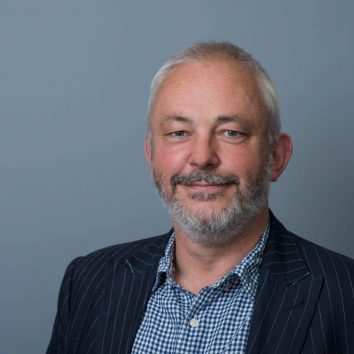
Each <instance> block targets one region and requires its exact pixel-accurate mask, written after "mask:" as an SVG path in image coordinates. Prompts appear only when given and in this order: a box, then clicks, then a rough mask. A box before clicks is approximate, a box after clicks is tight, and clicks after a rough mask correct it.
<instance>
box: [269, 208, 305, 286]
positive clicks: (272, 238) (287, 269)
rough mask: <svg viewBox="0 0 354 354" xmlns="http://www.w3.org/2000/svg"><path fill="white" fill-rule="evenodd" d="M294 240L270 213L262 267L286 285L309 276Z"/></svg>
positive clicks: (294, 237) (292, 235)
mask: <svg viewBox="0 0 354 354" xmlns="http://www.w3.org/2000/svg"><path fill="white" fill-rule="evenodd" d="M296 238H297V236H295V235H294V234H292V233H291V232H289V231H288V230H287V229H286V228H285V227H284V226H283V225H282V224H281V223H280V222H279V220H278V219H277V218H276V217H275V216H274V214H273V213H272V212H271V211H270V234H269V239H268V243H267V247H266V249H265V252H264V256H263V261H262V267H264V268H266V269H267V270H269V272H270V274H272V275H273V276H275V277H279V278H281V279H282V280H284V282H285V284H287V285H288V284H291V283H296V282H297V281H299V280H301V279H302V278H304V277H306V276H308V275H309V274H310V269H309V267H308V265H307V263H306V262H305V260H304V258H303V256H302V254H301V252H300V250H299V246H298V244H297V240H296Z"/></svg>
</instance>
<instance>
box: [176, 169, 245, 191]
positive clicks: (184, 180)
mask: <svg viewBox="0 0 354 354" xmlns="http://www.w3.org/2000/svg"><path fill="white" fill-rule="evenodd" d="M201 181H203V182H205V183H209V184H215V185H219V186H224V185H228V184H236V185H239V184H240V179H239V178H238V177H237V176H234V175H229V176H220V175H218V174H216V173H213V172H206V171H195V172H192V173H189V174H187V175H175V176H173V177H172V179H171V184H172V186H173V187H176V186H177V185H178V184H182V185H184V186H191V185H193V184H194V183H196V182H201Z"/></svg>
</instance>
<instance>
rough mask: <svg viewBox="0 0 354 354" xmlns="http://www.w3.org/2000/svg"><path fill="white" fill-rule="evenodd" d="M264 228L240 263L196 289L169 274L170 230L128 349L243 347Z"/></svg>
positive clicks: (150, 352)
mask: <svg viewBox="0 0 354 354" xmlns="http://www.w3.org/2000/svg"><path fill="white" fill-rule="evenodd" d="M268 233H269V226H267V228H266V230H265V231H264V232H263V234H262V236H261V238H260V240H259V242H258V243H257V245H256V246H255V248H254V249H253V250H252V251H251V252H250V253H249V254H248V255H247V256H246V257H245V258H244V259H243V260H242V262H241V263H240V264H239V265H238V266H236V267H235V268H234V269H233V270H232V271H231V272H230V273H228V274H227V275H225V276H224V277H223V278H222V279H221V280H219V281H218V282H217V283H215V284H213V285H210V286H207V287H205V288H203V289H202V290H201V291H200V293H199V294H198V295H194V294H192V293H190V292H188V291H186V290H185V289H183V288H182V287H181V286H180V285H179V284H177V283H176V282H175V281H174V280H173V274H172V273H173V268H172V259H173V254H174V244H175V236H174V235H172V236H171V238H170V240H169V242H168V244H167V247H166V251H165V256H164V257H162V258H161V259H160V263H159V267H158V271H157V275H156V282H155V285H154V287H153V289H152V293H151V296H150V299H149V301H148V304H147V308H146V312H145V314H144V317H143V320H142V323H141V325H140V327H139V330H138V333H137V335H136V338H135V342H134V346H133V351H132V353H133V354H167V353H169V354H172V353H178V354H182V353H183V354H187V353H191V354H192V353H193V354H197V353H210V354H217V353H233V354H234V353H244V352H245V350H246V344H247V337H248V332H249V328H250V321H251V316H252V312H253V305H254V298H255V295H256V290H257V283H258V275H259V265H260V263H261V260H262V255H263V251H264V248H265V244H266V240H267V237H268ZM191 320H192V321H191Z"/></svg>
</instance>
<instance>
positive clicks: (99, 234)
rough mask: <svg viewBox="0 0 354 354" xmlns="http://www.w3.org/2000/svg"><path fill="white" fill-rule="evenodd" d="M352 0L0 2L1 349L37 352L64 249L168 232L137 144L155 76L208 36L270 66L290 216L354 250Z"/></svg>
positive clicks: (282, 205)
mask: <svg viewBox="0 0 354 354" xmlns="http://www.w3.org/2000/svg"><path fill="white" fill-rule="evenodd" d="M353 15H354V2H353V1H349V0H348V1H345V0H341V1H338V0H337V1H325V0H318V1H316V0H298V1H290V0H289V1H284V0H282V1H281V0H278V1H276V0H267V1H254V0H242V1H237V0H233V1H231V0H223V1H206V0H205V1H202V0H199V1H197V0H194V1H187V0H179V1H176V0H174V1H169V0H160V1H157V0H149V1H136V0H127V1H118V0H101V1H98V0H85V1H83V0H70V1H69V0H61V1H50V0H31V1H28V0H22V1H21V0H1V1H0V166H1V169H0V176H1V177H0V181H1V183H0V196H1V199H0V231H1V233H0V238H1V239H0V275H1V288H0V306H1V309H0V311H1V312H0V313H1V316H0V325H1V328H0V337H1V338H0V352H1V353H4V354H12V353H13V354H18V353H33V354H36V353H43V352H44V351H45V348H46V346H47V343H48V340H49V337H50V333H51V329H52V324H53V320H54V315H55V306H56V300H57V293H58V289H59V284H60V281H61V278H62V275H63V272H64V270H65V267H66V265H67V264H68V263H69V261H70V260H71V259H72V258H74V257H76V256H78V255H83V254H86V253H88V252H90V251H93V250H95V249H97V248H100V247H103V246H106V245H110V244H114V243H119V242H123V241H127V240H133V239H137V238H141V237H147V236H151V235H155V234H158V233H163V232H165V231H166V230H167V229H168V228H169V221H168V217H167V215H166V212H165V211H164V209H163V207H162V204H161V203H160V201H159V200H158V198H157V197H156V195H155V192H154V190H153V187H152V185H151V183H150V177H149V173H148V170H147V167H146V163H145V159H144V154H143V137H144V132H145V122H144V119H145V111H146V105H147V99H148V87H149V83H150V79H151V78H152V76H153V74H154V73H155V71H156V70H157V69H158V67H159V66H160V65H161V64H162V63H163V62H164V61H165V60H166V59H167V58H168V57H169V56H171V55H172V54H174V53H175V52H176V51H178V50H181V49H183V48H184V47H185V46H187V45H189V44H191V43H193V42H195V41H197V40H206V39H216V40H218V39H222V40H231V41H234V42H235V43H238V44H239V45H241V46H243V47H244V48H245V49H247V50H249V51H250V52H251V53H252V54H253V55H254V56H255V57H256V58H258V59H259V60H260V61H261V62H262V63H263V65H264V66H265V68H266V69H267V70H268V72H269V73H270V75H271V76H272V77H273V79H274V81H275V83H276V85H277V87H278V91H279V94H280V99H281V111H282V119H283V128H284V130H286V131H288V132H289V133H290V134H291V135H292V136H293V139H294V146H295V151H294V155H293V159H292V161H291V163H290V165H289V167H288V169H287V171H286V172H285V173H284V175H283V176H282V178H281V179H280V181H279V182H278V183H276V184H274V185H273V186H272V198H271V205H272V208H273V210H274V211H275V213H276V214H277V215H278V217H279V218H280V219H281V220H282V221H283V222H284V223H285V224H286V225H287V227H288V228H290V229H291V230H293V231H294V232H296V233H299V234H301V235H302V236H304V237H306V238H308V239H310V240H313V241H314V242H316V243H319V244H321V245H324V246H326V247H330V248H332V249H335V250H337V251H339V252H341V253H344V254H346V255H349V256H351V257H353V256H354V241H353V232H352V224H351V222H352V219H353V216H352V215H353V209H354V192H353V181H354V168H353V156H352V155H353V151H354V139H353V131H354V123H353V113H354V108H353V101H354V70H353V65H354V40H353V33H354V21H353Z"/></svg>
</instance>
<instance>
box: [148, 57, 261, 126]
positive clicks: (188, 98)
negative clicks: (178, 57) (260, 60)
mask: <svg viewBox="0 0 354 354" xmlns="http://www.w3.org/2000/svg"><path fill="white" fill-rule="evenodd" d="M164 115H169V116H171V115H181V116H188V117H189V116H191V117H195V118H198V117H204V118H206V117H210V116H215V117H217V116H220V115H241V116H246V117H250V118H253V119H257V118H259V117H262V118H263V120H264V115H265V106H264V104H263V98H262V95H261V93H260V89H259V86H258V83H257V81H256V78H255V75H254V74H253V72H251V70H250V68H248V67H247V66H245V65H244V64H239V63H236V62H233V61H231V60H230V59H213V60H208V61H200V62H191V63H187V64H182V65H180V66H177V67H176V68H174V69H173V70H172V71H171V72H169V73H168V74H167V76H166V77H165V78H164V80H163V81H162V83H161V85H160V87H159V89H158V91H157V93H156V98H155V103H154V107H153V109H152V114H151V123H153V122H154V121H155V120H160V119H161V118H162V117H163V116H164Z"/></svg>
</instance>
